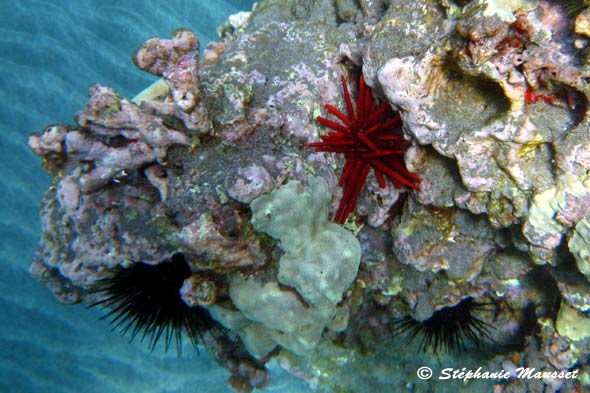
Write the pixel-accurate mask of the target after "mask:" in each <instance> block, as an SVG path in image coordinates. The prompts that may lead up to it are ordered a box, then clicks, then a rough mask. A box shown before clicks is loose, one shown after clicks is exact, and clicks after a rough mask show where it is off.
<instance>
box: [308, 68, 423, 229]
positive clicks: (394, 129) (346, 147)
mask: <svg viewBox="0 0 590 393" xmlns="http://www.w3.org/2000/svg"><path fill="white" fill-rule="evenodd" d="M342 87H343V89H344V98H345V100H346V109H347V111H348V115H346V114H344V113H343V112H341V111H340V110H338V109H337V108H335V107H334V106H332V105H330V104H326V105H324V107H325V108H326V110H327V111H328V112H329V113H331V114H332V115H334V116H335V117H337V118H338V120H340V122H341V123H338V122H336V121H333V120H330V119H327V118H325V117H321V116H318V118H317V121H318V122H319V123H320V124H323V125H324V126H326V127H328V128H330V129H332V130H333V131H330V132H328V134H327V135H322V136H320V138H321V139H322V142H315V143H310V144H309V145H308V146H310V147H315V149H316V151H326V152H335V153H344V156H345V157H346V162H345V164H344V170H343V172H342V177H341V178H340V181H339V182H338V185H339V186H341V187H344V193H343V195H342V199H341V200H340V205H339V206H338V210H337V211H336V215H335V217H334V221H336V222H339V223H341V224H343V223H344V222H345V221H346V219H347V218H348V215H349V214H350V213H351V212H352V211H353V210H354V207H355V206H356V200H357V198H358V196H359V194H360V192H361V190H362V188H363V185H364V184H365V181H366V179H367V176H368V174H369V170H370V169H371V168H373V171H374V172H375V177H376V178H377V181H378V182H379V186H380V187H381V188H385V177H387V179H388V180H389V181H390V182H391V184H393V185H394V186H395V187H396V188H401V187H402V185H405V186H407V187H410V188H412V189H415V190H417V189H418V183H420V182H421V179H420V178H419V177H418V176H416V175H414V174H413V173H410V172H409V171H408V170H407V169H406V164H405V162H404V153H405V152H406V150H407V149H408V147H409V146H410V142H408V141H405V140H404V139H403V135H402V132H401V127H402V121H401V118H400V117H399V115H398V114H396V113H395V112H393V110H392V109H391V107H390V106H389V103H387V102H383V103H381V105H379V106H377V107H376V106H375V104H374V103H373V98H372V96H371V89H370V88H369V87H368V86H367V85H366V84H365V80H364V78H363V76H362V75H361V77H360V79H359V88H358V96H357V100H356V112H355V110H354V107H353V104H352V99H351V98H350V93H349V92H348V87H347V86H346V80H345V79H344V76H342Z"/></svg>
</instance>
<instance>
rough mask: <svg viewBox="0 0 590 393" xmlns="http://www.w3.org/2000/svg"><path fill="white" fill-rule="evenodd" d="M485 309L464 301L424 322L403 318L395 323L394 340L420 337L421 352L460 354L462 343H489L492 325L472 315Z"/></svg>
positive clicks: (471, 300)
mask: <svg viewBox="0 0 590 393" xmlns="http://www.w3.org/2000/svg"><path fill="white" fill-rule="evenodd" d="M486 305H488V304H487V303H478V302H476V301H475V300H474V299H473V298H472V297H467V298H465V299H463V300H461V302H459V304H457V305H455V306H453V307H443V308H441V309H440V310H437V311H435V312H434V314H432V316H431V317H430V318H429V319H427V320H425V321H417V320H416V319H414V318H412V317H411V316H409V315H408V316H405V317H403V318H400V319H398V320H397V321H395V323H394V328H393V332H394V336H398V335H400V334H404V335H405V337H406V338H408V339H409V340H410V341H412V340H414V338H416V336H418V335H421V336H422V339H421V340H420V349H421V350H422V351H426V349H428V348H430V349H431V350H432V352H433V353H435V354H436V353H437V352H438V350H439V349H441V348H442V349H444V350H445V351H446V352H447V353H448V352H451V351H458V352H463V351H464V350H465V339H468V340H470V341H472V342H473V343H474V344H475V345H476V346H477V347H479V346H480V344H481V341H482V340H483V339H490V335H489V333H490V328H491V325H490V324H488V323H486V322H484V321H482V320H481V319H479V318H478V317H476V316H475V315H474V312H475V311H476V310H477V309H481V308H482V307H485V306H486Z"/></svg>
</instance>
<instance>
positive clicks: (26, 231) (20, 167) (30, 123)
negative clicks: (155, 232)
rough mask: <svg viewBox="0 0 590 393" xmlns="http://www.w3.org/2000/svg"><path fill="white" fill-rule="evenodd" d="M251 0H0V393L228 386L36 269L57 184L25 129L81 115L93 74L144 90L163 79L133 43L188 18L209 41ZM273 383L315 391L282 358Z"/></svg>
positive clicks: (203, 357)
mask: <svg viewBox="0 0 590 393" xmlns="http://www.w3.org/2000/svg"><path fill="white" fill-rule="evenodd" d="M252 3H253V1H251V0H226V1H220V0H216V1H207V0H169V1H162V0H77V1H76V0H46V1H40V0H18V1H14V0H0V32H1V33H0V95H1V97H0V102H1V104H0V140H1V143H0V157H2V159H3V160H4V164H3V165H2V166H0V168H1V169H0V171H1V172H0V184H1V190H0V206H2V208H1V209H0V235H1V239H2V241H1V242H0V354H1V355H0V392H23V393H24V392H27V393H29V392H35V393H40V392H59V393H61V392H64V393H65V392H72V393H74V392H76V393H78V392H88V393H90V392H109V393H116V392H126V393H134V392H138V393H139V392H141V393H148V392H170V393H171V392H201V393H203V392H223V391H229V389H228V388H227V387H226V385H225V384H226V379H227V377H228V373H227V372H226V371H225V370H224V369H222V368H221V367H219V366H217V365H216V364H215V362H214V361H213V360H212V359H211V357H210V356H209V355H208V354H207V353H205V352H204V351H201V354H200V355H197V353H196V352H195V351H193V350H190V349H189V348H185V350H184V353H183V356H182V357H181V358H177V357H176V353H175V351H172V352H169V353H163V352H161V351H158V350H156V351H155V352H154V353H149V352H148V350H147V349H146V348H145V347H146V346H145V345H142V344H141V343H132V344H129V343H128V342H127V340H126V339H124V338H122V337H120V336H119V335H118V334H117V333H116V332H111V331H110V328H109V326H108V324H107V322H106V321H100V320H99V319H98V318H99V316H100V315H101V312H100V310H88V309H86V308H85V307H83V306H64V305H61V304H60V303H58V302H57V301H56V300H55V299H54V298H53V296H52V295H51V293H50V292H49V290H47V289H46V288H44V287H42V286H41V285H40V284H39V283H37V282H36V281H35V280H33V279H32V278H31V277H30V276H29V274H28V268H29V265H30V262H31V256H32V255H33V253H34V251H35V248H36V246H37V243H38V241H39V238H40V229H41V228H40V221H39V216H38V208H39V202H40V200H41V197H42V195H43V193H44V191H45V190H46V189H47V188H48V186H49V184H50V180H51V179H50V177H49V176H48V175H47V174H45V173H44V172H43V170H42V169H41V165H40V160H39V158H38V157H36V156H35V155H33V154H32V153H31V152H30V150H29V148H28V147H27V145H26V137H27V135H28V134H29V133H31V132H33V131H40V130H42V129H43V128H44V127H45V126H46V125H48V124H51V123H58V122H72V117H73V115H74V113H75V112H76V111H77V110H79V109H80V108H82V106H83V105H84V103H85V101H86V99H87V91H88V88H89V87H90V86H91V85H92V84H93V83H95V82H100V83H102V84H104V85H107V86H111V87H113V88H115V89H116V90H117V91H118V92H120V93H121V94H123V95H124V96H127V97H132V96H134V95H135V94H136V93H137V92H139V91H141V90H142V89H143V88H144V87H146V86H148V85H149V84H150V83H151V82H152V81H153V80H154V79H155V78H153V77H151V76H150V75H148V74H145V73H143V72H140V71H138V70H136V69H135V68H134V66H133V63H132V61H131V54H132V53H133V51H134V50H135V49H136V48H137V47H138V46H139V45H140V44H141V43H142V42H143V41H145V40H146V39H147V38H149V37H153V36H157V37H169V35H170V33H171V32H172V31H174V30H175V29H177V28H178V27H188V28H191V29H193V30H194V31H195V32H197V34H198V36H199V37H200V40H201V45H202V47H204V45H205V44H206V43H207V42H209V41H211V40H214V39H215V38H216V32H215V28H216V26H217V25H219V24H220V23H222V22H224V20H225V19H226V18H227V16H228V15H230V14H231V13H234V12H237V11H240V10H249V9H250V8H251V6H252ZM267 391H271V392H306V391H308V389H307V388H306V386H305V385H304V384H303V383H302V382H300V381H297V380H296V379H295V378H293V377H291V376H289V375H287V374H286V373H284V372H281V371H280V369H278V367H276V366H275V367H273V374H272V379H271V384H270V386H269V388H268V389H267Z"/></svg>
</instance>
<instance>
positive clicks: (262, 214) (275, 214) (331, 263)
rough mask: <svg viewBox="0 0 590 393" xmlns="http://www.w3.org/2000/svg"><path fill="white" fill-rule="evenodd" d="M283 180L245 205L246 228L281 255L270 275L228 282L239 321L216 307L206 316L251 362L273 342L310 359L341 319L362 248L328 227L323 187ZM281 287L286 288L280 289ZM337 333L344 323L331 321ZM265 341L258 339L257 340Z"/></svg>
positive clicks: (315, 181)
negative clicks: (230, 332) (238, 339)
mask: <svg viewBox="0 0 590 393" xmlns="http://www.w3.org/2000/svg"><path fill="white" fill-rule="evenodd" d="M308 182H309V186H307V187H305V186H304V185H303V184H301V183H300V182H299V181H290V182H289V183H287V184H286V185H285V186H283V187H282V188H280V189H277V190H275V191H273V192H272V193H270V194H268V195H264V196H262V197H260V198H257V199H255V200H254V201H252V203H251V205H250V207H251V209H252V225H253V227H254V228H255V229H256V230H257V231H259V232H265V233H267V234H268V235H270V236H272V237H273V238H275V239H278V240H279V241H280V245H281V248H282V249H283V250H284V254H283V256H282V257H281V259H280V260H279V269H278V274H277V276H276V277H274V276H273V277H271V278H268V277H266V278H265V279H264V280H261V279H259V278H257V277H248V278H245V277H242V276H241V275H234V276H232V277H230V280H229V285H230V291H229V292H230V297H231V299H232V302H233V303H234V305H235V306H236V307H237V308H238V310H240V313H241V316H239V315H237V314H238V313H236V312H230V311H228V310H225V309H220V308H219V307H214V308H212V313H213V315H214V316H215V317H216V318H217V319H218V320H220V321H221V322H222V323H224V324H226V326H228V327H229V328H231V329H234V330H236V331H237V332H238V333H239V334H240V335H241V336H242V338H243V339H244V342H245V343H246V345H247V346H248V349H249V350H250V351H251V352H252V354H254V355H255V356H259V357H260V356H264V355H265V354H266V353H267V352H268V351H269V350H271V349H272V348H273V347H274V346H276V345H277V344H279V345H281V346H283V347H284V348H287V349H289V350H291V351H292V352H294V353H297V354H299V355H305V354H307V353H309V352H310V351H311V350H312V349H313V348H315V346H316V345H317V343H318V342H319V340H320V338H321V334H322V332H323V330H324V329H325V328H326V327H327V326H328V325H330V323H331V322H332V321H333V319H334V318H336V317H340V319H342V316H343V315H347V314H346V310H343V307H346V306H343V305H339V303H340V302H341V301H342V295H343V293H344V292H345V291H346V290H347V289H348V288H349V287H350V285H351V284H352V282H353V281H354V279H355V278H356V275H357V272H358V268H359V264H360V257H361V247H360V243H359V241H358V240H357V238H356V237H355V236H354V235H352V234H351V233H350V232H349V231H347V230H345V229H344V228H342V227H341V226H340V225H337V224H334V223H331V222H330V221H328V204H329V202H330V200H331V198H332V195H331V194H330V192H329V190H328V185H327V183H326V182H325V181H324V180H323V179H321V178H315V177H312V176H310V177H309V180H308ZM285 286H286V287H288V288H291V289H285ZM336 325H338V326H339V329H343V328H345V327H346V321H344V322H343V321H340V320H339V321H338V323H337V324H336ZM261 338H264V339H261Z"/></svg>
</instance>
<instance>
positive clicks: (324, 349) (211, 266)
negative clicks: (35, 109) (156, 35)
mask: <svg viewBox="0 0 590 393" xmlns="http://www.w3.org/2000/svg"><path fill="white" fill-rule="evenodd" d="M576 12H579V16H578V17H577V18H576V19H577V20H578V22H576V23H575V24H572V18H573V14H571V13H568V10H567V9H566V7H564V6H563V4H562V3H555V2H548V1H519V0H514V1H512V0H510V1H503V0H502V1H491V0H487V1H484V0H473V1H443V2H437V1H433V0H421V1H410V0H401V1H395V2H382V1H371V0H362V1H358V2H354V1H347V0H342V1H340V0H339V1H336V2H334V1H328V0H319V1H304V2H301V1H295V0H282V1H275V0H263V1H261V2H259V3H258V4H257V5H256V6H255V8H254V9H253V10H252V12H251V13H244V14H240V15H237V16H235V17H232V18H231V20H230V21H229V22H228V23H227V24H226V25H224V26H223V27H221V28H220V37H221V38H220V39H221V41H220V42H217V43H212V44H209V45H208V46H207V48H206V49H205V50H204V51H203V59H201V60H199V59H198V53H199V43H198V39H197V37H196V36H194V34H192V33H191V32H189V31H187V30H185V29H183V30H179V31H178V32H176V33H174V34H173V36H172V39H151V40H149V41H148V42H146V43H145V44H144V45H143V46H142V47H141V48H140V49H139V50H138V51H137V53H136V55H135V62H136V64H137V65H138V66H139V67H140V68H142V69H144V70H147V71H148V72H150V73H152V74H155V75H158V76H160V77H162V80H161V81H159V82H156V83H155V84H154V85H152V86H151V87H149V88H148V89H147V90H146V92H145V93H143V94H140V95H139V96H138V97H136V99H135V101H131V100H127V99H125V98H123V97H120V96H119V95H118V94H117V93H116V92H114V91H113V90H112V89H109V88H107V87H103V86H100V85H97V86H96V87H94V88H93V89H92V91H91V99H90V101H89V103H88V104H87V105H86V107H85V109H84V110H83V111H82V112H80V113H79V114H78V116H77V117H76V121H77V123H78V124H77V125H71V126H68V125H54V126H50V127H48V128H47V129H45V131H43V132H41V133H39V134H36V135H32V136H31V137H30V138H29V145H30V147H31V148H32V149H33V151H34V152H35V153H36V154H38V155H40V156H41V157H42V158H43V165H44V166H45V168H46V169H47V170H48V171H50V172H51V173H53V174H55V175H56V177H55V180H54V183H53V185H52V187H51V188H50V190H48V192H47V194H46V195H45V197H44V199H43V201H42V207H41V215H42V231H43V236H42V241H41V244H40V247H39V250H38V252H37V254H36V256H35V257H34V261H33V264H32V266H31V273H32V274H33V275H34V276H35V277H37V278H38V279H39V280H40V281H42V282H43V283H45V284H46V285H47V286H48V287H49V288H50V289H51V290H52V292H53V293H54V294H55V295H56V296H57V297H58V298H59V299H60V300H62V301H64V302H68V303H72V302H82V301H89V300H91V296H90V295H89V291H91V290H92V288H93V287H94V286H95V285H96V281H97V280H99V279H101V278H102V277H104V275H105V274H107V273H108V272H109V271H112V270H113V269H115V268H117V266H124V265H125V264H128V263H129V262H130V261H138V260H141V261H145V262H146V263H151V264H157V263H159V262H160V261H162V260H165V259H166V258H169V257H170V255H172V254H173V253H174V252H182V253H183V255H184V256H185V258H186V260H187V262H188V263H189V265H190V267H191V269H192V275H191V276H190V278H189V279H187V280H186V281H185V283H184V284H185V285H184V286H183V288H182V289H181V295H182V297H183V299H184V301H185V302H186V303H187V304H192V305H203V306H206V307H207V308H208V309H209V310H210V311H211V315H212V316H213V317H214V318H215V319H216V320H217V321H219V322H222V323H223V324H224V325H225V326H227V327H228V328H229V330H230V331H231V332H233V333H236V334H237V335H238V336H239V337H240V340H238V341H236V343H237V344H236V345H238V346H240V348H241V349H242V350H243V347H242V346H241V345H242V344H241V342H243V343H244V346H245V347H246V348H247V349H248V350H249V352H250V355H252V356H254V357H256V358H258V360H256V361H255V360H253V359H252V357H251V356H250V355H247V354H244V353H241V354H240V355H239V356H238V355H234V354H233V352H232V351H231V350H228V349H227V348H225V349H223V350H221V349H220V350H219V351H218V352H217V354H216V356H217V358H218V359H220V362H221V363H222V364H224V365H225V366H226V367H228V368H229V369H230V370H233V371H232V373H233V377H232V378H233V379H232V381H233V382H232V386H234V388H236V389H242V390H243V391H248V389H252V388H253V386H262V385H264V384H265V383H266V380H267V378H268V374H267V373H266V372H265V371H264V370H263V364H264V363H265V362H266V361H268V360H269V358H270V357H272V356H277V357H278V358H279V362H280V363H281V364H282V365H283V366H284V367H285V368H287V369H288V370H289V371H291V372H293V373H294V374H296V375H297V376H299V377H301V378H303V379H305V380H307V381H308V382H309V384H310V386H312V387H314V388H317V389H318V391H339V390H347V389H348V390H350V386H354V388H355V389H356V390H358V391H365V390H366V391H374V390H391V391H398V390H400V391H401V390H404V389H414V390H435V389H436V387H437V385H436V381H435V378H434V379H433V380H431V381H418V380H417V379H416V377H415V376H414V374H415V373H413V372H410V373H408V370H415V369H417V368H418V367H420V366H424V365H430V366H431V367H433V369H438V368H440V365H441V364H446V362H448V364H449V365H451V364H456V363H457V362H462V363H461V367H463V366H464V364H466V362H470V364H478V365H481V366H482V367H484V368H487V369H489V370H494V369H498V368H500V367H504V368H506V369H510V370H515V369H516V368H517V367H521V366H522V367H525V366H528V367H535V368H537V369H547V370H570V371H573V370H579V372H580V375H584V377H583V378H582V377H580V379H578V380H567V381H566V380H552V381H550V382H547V384H549V385H550V388H552V389H562V391H566V390H575V389H578V390H583V389H586V388H587V385H588V382H587V381H588V380H589V379H588V377H587V376H588V375H590V370H589V369H588V366H587V362H588V358H589V356H590V355H589V354H590V348H589V347H590V344H589V341H588V339H587V338H583V337H582V336H581V335H576V334H577V333H575V332H572V331H571V327H570V326H569V325H571V323H572V322H571V321H578V322H579V323H582V321H584V319H583V318H585V315H587V313H588V311H589V310H590V281H589V278H588V274H589V273H588V272H589V265H588V247H589V246H588V244H589V242H588V233H587V232H588V220H590V191H589V190H590V188H589V186H588V173H589V171H590V133H588V128H589V124H590V120H589V117H588V114H587V109H588V99H589V97H590V96H589V94H590V87H589V86H588V82H589V81H590V69H589V67H588V66H587V63H588V62H587V57H588V53H587V52H588V50H587V49H588V48H587V42H586V41H587V39H586V36H585V30H584V27H583V26H584V25H583V18H585V16H586V13H587V10H583V9H580V10H578V11H576ZM575 26H577V29H578V33H577V34H578V36H575V37H572V34H573V33H574V31H573V28H574V27H575ZM361 74H362V75H363V76H364V80H365V81H366V83H367V85H368V86H369V87H370V89H371V92H372V97H371V98H372V99H373V100H374V102H388V103H389V104H390V105H391V107H392V108H393V109H394V110H395V111H399V113H400V116H401V120H402V122H403V126H402V127H401V130H402V132H403V139H404V140H405V141H406V142H407V143H408V145H411V146H409V148H408V149H407V150H406V151H405V156H404V161H405V165H406V167H407V169H408V170H409V171H410V172H412V173H415V174H416V175H417V176H419V177H420V178H421V179H422V182H421V183H420V187H419V189H418V190H408V189H406V188H401V189H399V190H398V189H394V188H393V187H384V188H381V187H380V184H379V179H378V178H377V177H376V176H375V175H374V174H372V173H371V174H369V175H368V176H367V178H366V182H365V184H361V185H360V186H361V187H362V190H361V191H360V193H359V196H358V200H357V201H356V208H355V210H354V212H353V213H352V214H351V215H350V216H349V218H348V220H347V222H346V223H345V224H344V226H343V227H342V226H338V225H336V224H333V223H330V222H329V221H328V219H327V217H332V215H333V213H334V212H335V211H336V210H337V208H338V205H339V202H340V200H341V198H343V197H344V195H343V190H342V187H341V185H339V184H338V182H339V179H340V178H342V175H343V173H344V172H346V170H348V171H349V172H353V171H354V168H352V169H351V168H350V167H349V168H347V169H345V168H344V165H345V162H347V158H348V157H345V156H344V155H343V154H341V153H327V152H316V151H315V150H314V149H312V148H309V146H308V145H309V144H310V143H314V142H317V141H318V140H319V139H320V136H323V137H325V136H327V135H329V134H328V133H329V132H330V131H329V130H326V129H325V127H323V126H322V125H321V124H319V123H318V122H317V121H316V120H315V119H316V118H317V117H318V116H322V117H326V116H328V117H330V118H331V119H333V120H337V119H334V118H333V117H332V116H336V115H335V114H334V111H331V110H330V109H325V110H324V109H323V108H327V107H326V104H328V103H329V104H331V105H333V106H334V108H347V101H350V102H351V103H350V104H351V105H356V102H357V100H356V98H357V97H358V95H359V90H360V86H359V85H358V84H357V83H356V81H358V80H359V76H360V75H361ZM341 76H344V78H345V79H346V81H347V85H348V86H349V96H350V97H351V98H350V99H347V98H346V96H345V94H343V92H342V87H341V86H342V85H341V80H340V77H341ZM345 110H347V109H345ZM340 120H342V119H341V118H340ZM365 131H367V130H365ZM361 147H362V146H361ZM362 148H363V149H365V148H366V149H369V148H370V145H368V147H362ZM310 175H313V176H312V177H309V180H308V182H309V184H308V186H303V185H302V184H303V183H302V182H305V181H306V179H308V176H310ZM359 261H360V262H359ZM469 297H471V298H473V299H474V301H476V302H481V303H485V304H486V305H487V307H486V308H485V309H483V310H478V314H477V317H478V318H481V319H482V320H483V321H485V322H486V323H489V324H491V325H493V327H494V329H491V330H492V331H491V333H490V336H491V338H492V340H494V342H493V343H491V344H490V343H489V342H487V341H486V340H485V337H484V338H481V337H480V339H481V340H480V341H481V343H479V344H481V347H482V348H480V347H478V346H477V345H475V344H473V345H471V346H467V348H466V351H465V353H462V354H461V355H460V356H459V355H457V354H456V353H445V354H438V355H436V356H434V355H432V354H431V353H429V352H428V350H425V351H421V350H420V349H421V348H420V346H419V343H411V342H407V341H404V339H403V337H395V338H394V337H392V335H393V333H392V326H393V325H394V324H395V321H396V320H398V318H404V317H406V316H409V317H410V318H411V319H413V320H415V321H416V323H424V321H426V320H428V319H429V318H431V317H432V316H433V314H434V313H435V312H436V311H437V310H440V309H442V308H444V307H452V306H454V305H457V304H459V303H460V302H461V301H463V300H464V299H466V298H469ZM560 303H561V304H562V307H561V308H560V307H559V304H560ZM559 310H561V311H559ZM567 313H569V314H567ZM574 314H575V316H576V318H573V317H572V315H574ZM554 321H557V322H554ZM326 328H327V329H326ZM573 337H575V338H579V339H577V340H575V342H574V341H572V338H573ZM416 341H418V340H416ZM476 344H477V343H476ZM277 347H279V348H283V350H278V349H277ZM422 349H424V348H422ZM482 349H485V350H482ZM244 352H246V351H245V350H244ZM439 355H440V357H439ZM249 356H250V357H249ZM244 359H248V360H244ZM453 362H455V363H453ZM240 370H241V371H240ZM350 370H354V371H353V372H351V371H350ZM584 378H585V379H584ZM496 382H497V381H469V382H466V383H465V384H463V383H462V384H460V385H456V386H455V385H453V387H452V388H453V389H455V387H456V388H457V390H459V391H473V390H476V389H482V390H491V389H490V388H493V389H496V390H498V391H510V389H521V390H523V391H524V390H526V389H528V390H531V391H532V390H535V389H536V390H541V389H542V388H543V384H544V383H545V381H533V380H526V381H525V380H516V379H514V380H510V381H507V382H506V384H505V385H500V384H499V383H496ZM494 385H495V386H494ZM449 386H450V385H449Z"/></svg>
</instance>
